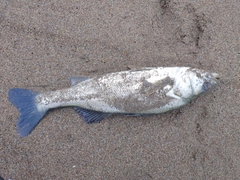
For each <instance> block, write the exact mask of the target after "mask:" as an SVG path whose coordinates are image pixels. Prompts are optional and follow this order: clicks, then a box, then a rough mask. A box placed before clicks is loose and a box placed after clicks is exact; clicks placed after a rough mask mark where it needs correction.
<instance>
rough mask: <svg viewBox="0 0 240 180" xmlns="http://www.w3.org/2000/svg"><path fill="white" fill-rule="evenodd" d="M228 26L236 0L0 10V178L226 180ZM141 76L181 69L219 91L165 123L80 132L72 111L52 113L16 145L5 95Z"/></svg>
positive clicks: (236, 81)
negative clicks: (212, 80) (113, 75)
mask: <svg viewBox="0 0 240 180" xmlns="http://www.w3.org/2000/svg"><path fill="white" fill-rule="evenodd" d="M239 22H240V2H239V1H238V0H232V1H224V0H203V1H191V0H184V1H183V0H180V1H178V0H160V1H159V0H158V1H157V0H141V1H120V0H118V1H116V0H106V1H96V0H89V1H79V2H78V1H73V0H69V1H56V0H53V1H30V0H28V1H27V0H26V1H7V0H2V1H1V3H0V42H1V43H0V81H1V89H0V98H1V103H0V114H1V119H0V176H1V177H3V178H4V179H5V180H8V179H11V180H22V179H23V180H26V179H46V180H49V179H134V180H135V179H140V180H141V179H142V180H151V179H156V180H158V179H238V178H239V177H240V171H239V169H240V111H239V107H240V75H239V72H240V39H239V37H240V23H239ZM145 66H147V67H150V66H153V67H155V66H191V67H195V68H199V69H204V70H207V71H210V72H216V73H219V74H220V80H219V84H218V86H216V87H215V88H214V89H212V90H211V91H209V92H207V93H206V94H204V95H202V96H201V97H199V98H198V99H196V100H195V101H194V102H192V103H191V104H189V105H187V106H185V107H183V108H181V109H178V110H174V111H171V112H168V113H164V114H159V115H153V116H146V117H145V116H144V117H125V116H119V115H114V116H111V117H109V118H107V119H106V120H104V121H101V122H100V123H97V124H91V125H89V124H86V123H84V122H83V121H82V120H81V118H79V116H78V114H76V113H75V112H74V110H73V109H72V108H63V109H56V110H52V111H50V112H49V113H48V114H47V115H46V116H45V117H44V119H43V120H42V121H41V122H40V124H39V125H38V126H37V128H36V129H35V130H34V131H33V132H32V133H31V134H30V135H29V136H27V137H25V138H20V137H19V135H18V133H17V130H16V122H17V118H18V115H19V114H18V111H17V109H16V108H15V107H14V106H13V105H11V103H10V102H9V101H8V90H9V89H10V88H13V87H20V88H27V89H31V90H35V91H39V92H45V91H49V90H56V89H61V88H65V87H68V86H70V83H69V81H68V77H71V76H90V77H91V76H95V75H100V74H105V73H108V72H116V71H122V70H127V69H129V67H145Z"/></svg>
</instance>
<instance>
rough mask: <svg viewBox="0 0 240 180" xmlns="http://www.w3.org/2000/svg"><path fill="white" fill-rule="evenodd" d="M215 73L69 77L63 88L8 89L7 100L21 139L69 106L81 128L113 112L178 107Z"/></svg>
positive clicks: (172, 70) (154, 71) (147, 71)
mask: <svg viewBox="0 0 240 180" xmlns="http://www.w3.org/2000/svg"><path fill="white" fill-rule="evenodd" d="M217 76H218V75H217V74H216V73H208V72H205V71H203V70H198V69H194V68H189V67H156V68H143V69H140V70H129V71H122V72H115V73H109V74H105V75H102V76H96V77H93V78H85V77H77V78H71V81H72V86H71V87H70V88H67V89H62V90H57V91H50V92H46V93H34V92H32V91H30V90H25V89H16V88H14V89H10V90H9V99H10V101H11V102H12V104H14V105H15V106H16V107H17V108H18V109H19V111H20V117H19V120H18V131H19V134H20V135H21V136H27V135H28V134H29V133H30V132H31V131H32V130H33V129H34V128H35V126H36V125H37V124H38V123H39V121H40V120H41V119H42V117H43V116H44V114H45V113H46V112H47V111H48V110H49V109H53V108H58V107H65V106H73V107H75V110H76V111H77V112H78V113H79V114H80V115H81V116H82V117H83V119H84V121H85V122H87V123H92V122H98V121H100V120H102V119H103V118H105V117H108V116H109V115H111V114H113V113H118V114H131V115H144V114H157V113H163V112H166V111H169V110H173V109H176V108H179V107H181V106H183V105H185V104H187V103H189V102H190V101H191V100H192V99H194V98H195V97H197V96H198V95H200V94H201V93H203V92H206V91H207V90H208V89H210V88H211V87H213V86H214V85H216V83H217V82H216V80H215V78H216V77H217Z"/></svg>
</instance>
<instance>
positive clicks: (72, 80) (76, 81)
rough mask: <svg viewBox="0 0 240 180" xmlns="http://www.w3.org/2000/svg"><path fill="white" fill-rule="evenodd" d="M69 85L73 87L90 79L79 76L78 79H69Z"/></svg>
mask: <svg viewBox="0 0 240 180" xmlns="http://www.w3.org/2000/svg"><path fill="white" fill-rule="evenodd" d="M69 79H70V81H71V85H72V86H74V85H76V84H78V83H80V82H83V81H86V80H88V79H90V78H89V77H84V76H79V77H70V78H69Z"/></svg>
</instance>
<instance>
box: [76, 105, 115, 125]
mask: <svg viewBox="0 0 240 180" xmlns="http://www.w3.org/2000/svg"><path fill="white" fill-rule="evenodd" d="M74 110H75V111H76V112H77V113H78V114H79V115H80V116H81V117H82V118H83V120H84V122H86V123H89V124H90V123H97V122H99V121H101V120H103V119H104V118H106V117H108V116H110V115H111V114H110V113H105V112H99V111H93V110H88V109H84V108H79V107H74Z"/></svg>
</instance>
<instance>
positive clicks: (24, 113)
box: [8, 88, 47, 137]
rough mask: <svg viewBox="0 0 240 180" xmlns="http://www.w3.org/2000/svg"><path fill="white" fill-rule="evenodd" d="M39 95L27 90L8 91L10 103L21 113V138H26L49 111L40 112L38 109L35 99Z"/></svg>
mask: <svg viewBox="0 0 240 180" xmlns="http://www.w3.org/2000/svg"><path fill="white" fill-rule="evenodd" d="M37 95H38V93H36V92H33V91H30V90H27V89H18V88H13V89H10V90H9V91H8V98H9V100H10V102H11V103H12V104H13V105H14V106H16V107H17V108H18V110H19V112H20V116H19V118H18V123H17V128H18V133H19V134H20V136H21V137H25V136H27V135H28V134H30V133H31V132H32V130H33V129H34V128H35V127H36V126H37V124H38V123H39V122H40V120H41V119H42V117H43V116H44V115H45V113H46V112H47V111H39V110H38V109H37V107H36V103H35V97H36V96H37Z"/></svg>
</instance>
